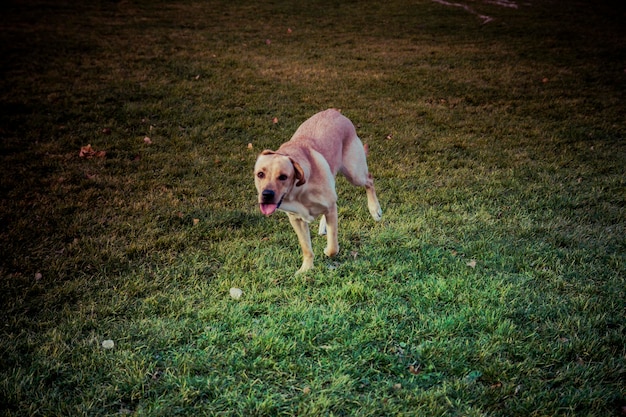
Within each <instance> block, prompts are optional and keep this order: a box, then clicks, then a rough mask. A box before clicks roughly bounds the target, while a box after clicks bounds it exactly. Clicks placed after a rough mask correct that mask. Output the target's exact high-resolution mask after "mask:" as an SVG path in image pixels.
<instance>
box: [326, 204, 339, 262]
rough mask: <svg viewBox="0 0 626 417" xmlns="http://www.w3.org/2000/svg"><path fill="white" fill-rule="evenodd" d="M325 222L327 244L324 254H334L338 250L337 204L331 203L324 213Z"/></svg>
mask: <svg viewBox="0 0 626 417" xmlns="http://www.w3.org/2000/svg"><path fill="white" fill-rule="evenodd" d="M324 219H325V221H324V223H326V231H327V233H328V235H327V236H326V239H327V244H326V249H324V254H325V255H326V256H335V255H336V254H337V252H339V241H338V239H337V205H336V204H333V205H332V207H330V208H329V209H328V211H327V212H326V214H325V215H324Z"/></svg>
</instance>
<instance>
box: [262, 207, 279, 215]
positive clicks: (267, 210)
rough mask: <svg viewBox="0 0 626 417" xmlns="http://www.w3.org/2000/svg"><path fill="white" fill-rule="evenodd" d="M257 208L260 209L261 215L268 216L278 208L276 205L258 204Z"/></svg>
mask: <svg viewBox="0 0 626 417" xmlns="http://www.w3.org/2000/svg"><path fill="white" fill-rule="evenodd" d="M259 207H260V209H261V213H263V214H265V215H266V216H269V215H270V214H272V213H273V212H275V211H276V209H277V208H278V204H259Z"/></svg>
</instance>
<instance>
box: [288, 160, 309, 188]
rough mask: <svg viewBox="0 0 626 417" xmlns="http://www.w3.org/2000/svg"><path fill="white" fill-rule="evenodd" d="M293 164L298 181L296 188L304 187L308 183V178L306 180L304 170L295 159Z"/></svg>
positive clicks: (292, 161)
mask: <svg viewBox="0 0 626 417" xmlns="http://www.w3.org/2000/svg"><path fill="white" fill-rule="evenodd" d="M289 159H291V158H289ZM291 163H292V164H293V169H294V170H295V173H296V180H297V181H296V187H299V186H301V185H304V184H305V183H306V178H304V170H303V169H302V167H301V166H300V164H299V163H297V162H296V161H294V160H293V159H291Z"/></svg>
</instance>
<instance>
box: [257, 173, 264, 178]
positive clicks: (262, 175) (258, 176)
mask: <svg viewBox="0 0 626 417" xmlns="http://www.w3.org/2000/svg"><path fill="white" fill-rule="evenodd" d="M256 176H257V178H259V179H263V178H265V173H264V172H257V173H256Z"/></svg>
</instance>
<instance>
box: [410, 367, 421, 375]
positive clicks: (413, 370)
mask: <svg viewBox="0 0 626 417" xmlns="http://www.w3.org/2000/svg"><path fill="white" fill-rule="evenodd" d="M420 368H421V366H420V365H409V372H410V373H412V374H413V375H418V374H419V373H421V372H422V370H421V369H420Z"/></svg>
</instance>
